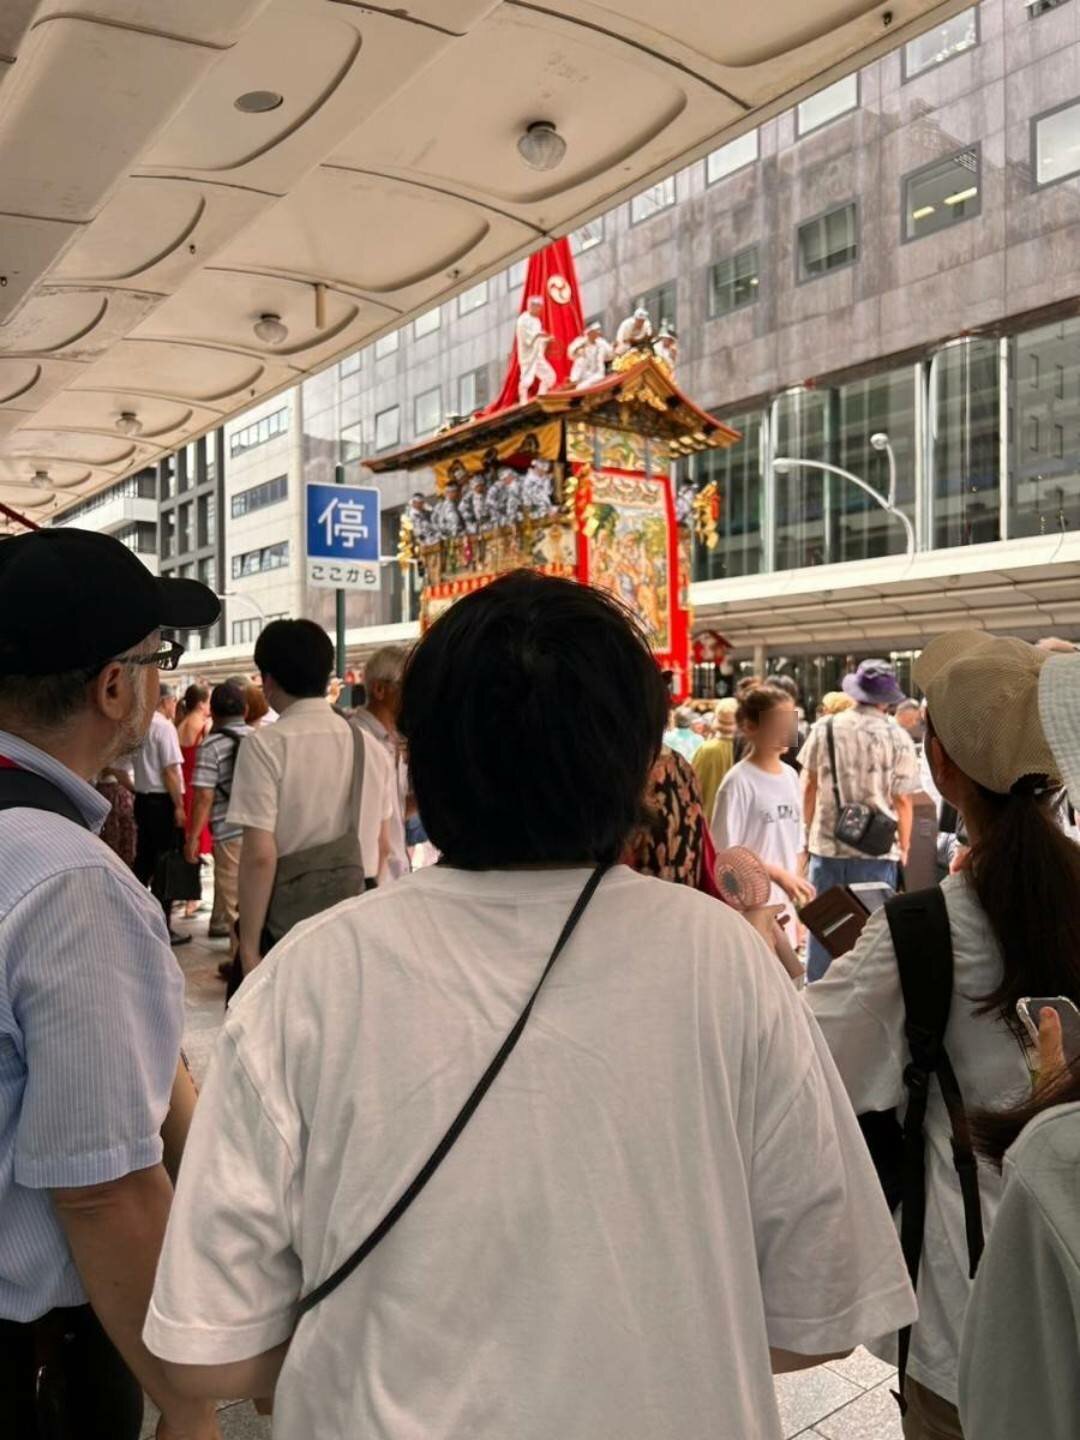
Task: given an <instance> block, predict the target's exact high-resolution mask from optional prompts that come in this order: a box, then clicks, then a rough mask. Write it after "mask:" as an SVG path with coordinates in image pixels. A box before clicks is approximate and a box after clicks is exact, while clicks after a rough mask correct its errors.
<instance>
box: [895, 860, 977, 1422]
mask: <svg viewBox="0 0 1080 1440" xmlns="http://www.w3.org/2000/svg"><path fill="white" fill-rule="evenodd" d="M885 913H886V918H887V919H888V922H889V931H890V933H891V935H892V941H893V948H894V949H895V951H896V961H897V967H898V969H899V973H900V985H901V989H902V991H903V996H904V1014H905V1020H904V1031H905V1034H906V1037H907V1042H908V1049H909V1051H910V1053H911V1060H910V1063H909V1064H908V1066H907V1068H906V1069H905V1071H904V1085H905V1087H906V1089H907V1094H908V1104H907V1110H906V1113H905V1115H904V1126H903V1137H904V1138H903V1198H902V1201H901V1204H902V1210H901V1217H900V1245H901V1248H902V1250H903V1252H904V1260H905V1262H906V1264H907V1268H908V1274H909V1275H910V1277H911V1283H912V1286H917V1285H918V1281H919V1263H920V1260H921V1258H922V1247H923V1236H924V1232H925V1228H926V1136H925V1133H924V1126H925V1122H926V1109H927V1103H928V1100H929V1095H930V1082H931V1080H932V1079H933V1077H934V1076H935V1075H936V1076H937V1077H938V1084H939V1085H940V1086H941V1092H942V1096H943V1098H944V1100H945V1104H946V1108H947V1109H948V1112H949V1122H950V1125H951V1128H952V1152H953V1164H954V1165H955V1167H956V1172H957V1175H958V1176H959V1179H960V1191H961V1195H962V1196H963V1202H964V1220H965V1226H966V1229H967V1242H968V1258H969V1261H970V1265H971V1274H972V1275H973V1276H974V1273H975V1266H976V1265H977V1264H978V1260H979V1256H980V1255H981V1253H982V1246H983V1231H982V1214H981V1210H980V1205H979V1184H978V1175H977V1170H976V1162H975V1154H974V1151H973V1150H972V1148H971V1141H970V1136H969V1133H968V1125H967V1118H966V1115H965V1112H964V1101H963V1097H962V1095H961V1093H960V1086H959V1083H958V1082H957V1079H956V1073H955V1071H954V1070H953V1067H952V1062H951V1061H950V1059H949V1056H948V1053H947V1052H946V1050H945V1031H946V1029H947V1028H948V1024H949V1011H950V1009H951V1006H952V993H953V950H952V934H951V932H950V929H949V912H948V909H947V907H946V904H945V896H944V894H943V893H942V891H941V890H940V888H935V889H932V890H921V891H917V892H916V893H915V894H912V895H900V896H897V897H896V898H895V899H893V900H890V901H889V902H888V903H887V905H886V907H885ZM910 1349H911V1329H910V1327H908V1328H906V1329H904V1330H901V1332H900V1336H899V1356H898V1359H899V1365H898V1371H899V1374H898V1396H897V1398H898V1399H899V1401H900V1408H901V1411H903V1410H905V1409H906V1402H905V1400H904V1382H905V1379H906V1375H907V1362H908V1354H909V1352H910Z"/></svg>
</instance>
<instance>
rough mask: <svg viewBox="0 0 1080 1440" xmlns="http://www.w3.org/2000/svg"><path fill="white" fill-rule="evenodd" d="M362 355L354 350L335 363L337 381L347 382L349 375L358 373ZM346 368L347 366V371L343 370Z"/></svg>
mask: <svg viewBox="0 0 1080 1440" xmlns="http://www.w3.org/2000/svg"><path fill="white" fill-rule="evenodd" d="M362 353H363V352H362V351H360V350H354V351H353V352H352V353H351V354H350V355H344V356H342V358H341V359H340V360H339V361H338V363H337V373H338V379H339V380H347V379H348V378H349V376H350V375H358V374H359V373H360V366H361V363H362V362H361V358H360V357H361V355H362ZM346 366H348V369H346V368H345V367H346Z"/></svg>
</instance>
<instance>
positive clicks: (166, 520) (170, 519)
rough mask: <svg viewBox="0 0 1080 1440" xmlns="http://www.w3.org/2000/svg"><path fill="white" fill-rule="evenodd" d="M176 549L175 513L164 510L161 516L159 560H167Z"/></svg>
mask: <svg viewBox="0 0 1080 1440" xmlns="http://www.w3.org/2000/svg"><path fill="white" fill-rule="evenodd" d="M175 549H176V511H175V510H165V511H163V512H162V516H161V558H162V559H163V560H168V559H170V558H171V557H172V553H173V551H174V550H175Z"/></svg>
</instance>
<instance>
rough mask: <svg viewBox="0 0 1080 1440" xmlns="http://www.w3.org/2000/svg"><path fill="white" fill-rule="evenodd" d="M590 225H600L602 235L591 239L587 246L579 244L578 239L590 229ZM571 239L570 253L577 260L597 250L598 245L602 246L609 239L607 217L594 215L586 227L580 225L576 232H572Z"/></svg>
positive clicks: (586, 222) (586, 223)
mask: <svg viewBox="0 0 1080 1440" xmlns="http://www.w3.org/2000/svg"><path fill="white" fill-rule="evenodd" d="M590 225H599V226H600V233H599V234H598V235H597V236H595V237H594V238H593V239H591V240H590V241H589V243H588V244H587V245H582V244H580V243H579V241H578V238H577V237H578V236H579V235H580V234H581V233H582V231H583V230H586V229H588V227H589V226H590ZM569 239H570V253H571V255H573V257H574V259H575V260H576V259H577V257H578V256H579V255H587V254H588V253H589V251H590V250H595V249H596V247H597V246H598V245H602V244H603V243H604V241H605V240H606V239H607V216H606V215H594V216H593V218H592V219H591V220H586V221H585V224H584V225H579V226H578V227H577V229H576V230H571V232H570V236H569Z"/></svg>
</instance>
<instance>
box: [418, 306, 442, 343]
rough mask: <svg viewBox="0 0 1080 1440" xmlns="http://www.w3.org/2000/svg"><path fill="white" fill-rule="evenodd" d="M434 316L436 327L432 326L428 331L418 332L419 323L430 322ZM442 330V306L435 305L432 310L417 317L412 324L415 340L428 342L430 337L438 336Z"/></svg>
mask: <svg viewBox="0 0 1080 1440" xmlns="http://www.w3.org/2000/svg"><path fill="white" fill-rule="evenodd" d="M433 315H434V317H435V323H434V325H432V326H430V327H429V328H428V329H427V330H418V329H417V328H416V327H417V326H418V325H419V323H420V321H421V320H429V319H430V318H431V317H432V316H433ZM441 329H442V306H441V305H433V306H432V307H431V309H430V310H425V311H424V313H423V314H422V315H418V316H417V317H416V319H415V320H414V321H413V322H412V335H413V339H414V340H426V339H427V337H428V336H429V335H437V334H438V333H439V331H440V330H441Z"/></svg>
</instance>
